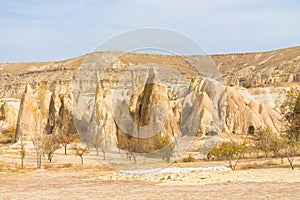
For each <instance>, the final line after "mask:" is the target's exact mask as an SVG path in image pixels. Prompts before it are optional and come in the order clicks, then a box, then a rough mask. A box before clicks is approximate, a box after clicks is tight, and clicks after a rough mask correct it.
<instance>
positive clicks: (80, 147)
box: [72, 144, 89, 165]
mask: <svg viewBox="0 0 300 200" xmlns="http://www.w3.org/2000/svg"><path fill="white" fill-rule="evenodd" d="M72 149H73V150H74V151H75V155H76V156H79V157H80V159H81V164H82V165H83V155H84V154H85V153H88V152H89V151H88V149H87V148H86V147H85V146H83V145H78V144H75V145H73V148H72Z"/></svg>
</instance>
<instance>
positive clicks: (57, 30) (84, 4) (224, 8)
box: [0, 0, 300, 62]
mask: <svg viewBox="0 0 300 200" xmlns="http://www.w3.org/2000/svg"><path fill="white" fill-rule="evenodd" d="M299 2H300V1H298V0H286V1H282V0H209V1H201V0H200V1H199V0H198V1H197V0H180V1H178V0H98V1H97V0H65V1H63V0H45V1H43V0H10V1H6V0H0V27H1V29H0V62H16V61H50V60H62V59H66V58H71V57H76V56H79V55H82V54H85V53H88V52H90V51H93V50H94V49H95V48H96V47H97V45H98V44H100V43H101V42H103V41H104V40H106V39H107V38H110V37H112V36H114V35H116V34H118V33H120V32H122V31H127V30H130V29H135V28H141V27H161V28H167V29H172V30H176V31H179V32H181V33H183V34H185V35H187V36H189V37H191V38H192V39H194V40H195V41H196V42H198V43H199V44H200V45H202V47H203V48H204V49H205V50H206V51H207V52H208V53H210V54H212V53H230V52H248V51H264V50H271V49H278V48H283V47H289V46H297V45H300V3H299Z"/></svg>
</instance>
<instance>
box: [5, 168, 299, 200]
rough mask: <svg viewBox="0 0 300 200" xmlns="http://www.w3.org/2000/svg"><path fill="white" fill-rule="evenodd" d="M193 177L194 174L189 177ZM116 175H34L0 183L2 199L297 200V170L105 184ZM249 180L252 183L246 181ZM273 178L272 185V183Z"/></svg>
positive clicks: (42, 172)
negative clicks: (106, 178) (183, 179)
mask: <svg viewBox="0 0 300 200" xmlns="http://www.w3.org/2000/svg"><path fill="white" fill-rule="evenodd" d="M191 174H192V173H191ZM114 176H117V174H116V173H115V172H109V171H102V172H92V171H89V170H82V171H81V170H80V171H72V170H67V171H64V170H59V171H48V170H44V169H41V170H34V171H31V172H25V173H21V172H19V173H18V175H12V174H11V175H6V176H2V177H1V178H0V197H1V199H174V198H177V199H299V196H300V190H299V188H300V170H299V169H296V170H294V171H291V170H289V169H285V168H283V169H276V168H272V169H259V170H257V169H256V170H241V171H235V172H220V173H216V172H209V173H196V174H193V175H190V176H197V178H195V179H192V178H189V175H186V177H187V178H186V180H185V181H174V180H171V179H166V180H161V181H158V182H152V181H140V180H138V181H136V180H133V179H131V180H128V181H125V180H114V181H111V180H106V181H104V180H103V178H104V177H113V178H114ZM249 177H251V178H250V179H248V178H249ZM272 177H273V178H274V180H273V179H272Z"/></svg>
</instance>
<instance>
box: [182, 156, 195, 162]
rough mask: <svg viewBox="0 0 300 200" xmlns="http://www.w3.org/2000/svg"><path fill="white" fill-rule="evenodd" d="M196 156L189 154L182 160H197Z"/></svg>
mask: <svg viewBox="0 0 300 200" xmlns="http://www.w3.org/2000/svg"><path fill="white" fill-rule="evenodd" d="M195 161H196V158H194V156H193V155H192V154H189V156H188V157H184V158H182V162H195Z"/></svg>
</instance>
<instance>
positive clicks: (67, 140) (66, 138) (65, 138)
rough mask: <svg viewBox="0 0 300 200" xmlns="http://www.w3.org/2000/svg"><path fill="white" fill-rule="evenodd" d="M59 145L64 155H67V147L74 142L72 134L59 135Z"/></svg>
mask: <svg viewBox="0 0 300 200" xmlns="http://www.w3.org/2000/svg"><path fill="white" fill-rule="evenodd" d="M58 141H59V143H60V144H61V145H62V146H63V147H64V150H65V151H64V152H65V155H67V147H68V145H69V144H71V143H72V142H73V141H74V137H73V135H72V134H66V133H61V134H59V136H58Z"/></svg>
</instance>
